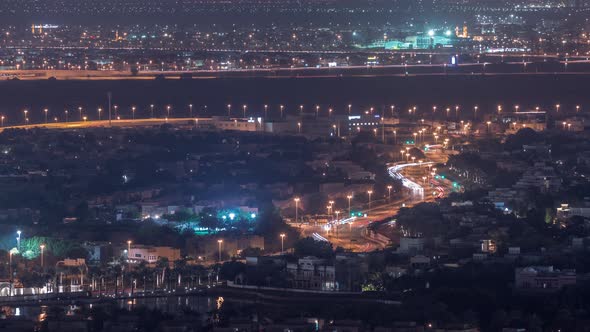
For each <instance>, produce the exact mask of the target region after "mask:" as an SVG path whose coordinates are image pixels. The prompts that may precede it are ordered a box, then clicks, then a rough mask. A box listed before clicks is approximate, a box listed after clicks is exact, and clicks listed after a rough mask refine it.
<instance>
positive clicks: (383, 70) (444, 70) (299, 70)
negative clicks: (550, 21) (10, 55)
mask: <svg viewBox="0 0 590 332" xmlns="http://www.w3.org/2000/svg"><path fill="white" fill-rule="evenodd" d="M494 56H499V55H494ZM555 63H558V64H560V69H559V70H553V71H546V70H542V71H527V66H530V65H532V64H534V62H530V61H522V62H516V61H515V62H502V63H489V62H481V63H477V62H473V63H460V64H458V65H454V66H452V65H447V64H396V65H382V64H378V65H370V66H369V65H361V66H359V65H355V66H337V67H277V68H249V69H230V70H219V69H202V70H197V71H171V70H166V71H140V72H139V73H138V74H137V75H132V74H131V72H130V71H115V70H112V71H105V70H3V71H0V77H4V78H5V79H11V78H15V77H17V78H19V79H21V80H45V79H48V78H50V77H53V78H56V79H60V80H151V79H155V78H157V77H165V78H167V79H183V78H186V77H187V75H189V76H190V77H192V78H193V79H214V78H220V77H224V78H227V77H243V78H249V77H264V78H289V77H293V76H296V77H302V78H325V77H340V76H352V77H381V76H408V75H409V76H429V75H474V74H485V75H491V76H494V75H549V74H560V75H563V74H567V75H588V74H590V70H586V69H583V70H582V69H579V70H572V71H568V65H569V66H570V67H571V65H574V64H588V63H590V59H589V58H587V57H585V58H583V59H576V60H568V61H563V60H562V61H556V62H555ZM492 65H502V66H504V67H506V66H508V67H507V68H512V69H515V71H512V72H509V71H501V70H500V71H494V70H490V69H489V67H490V66H492Z"/></svg>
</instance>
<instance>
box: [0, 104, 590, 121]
mask: <svg viewBox="0 0 590 332" xmlns="http://www.w3.org/2000/svg"><path fill="white" fill-rule="evenodd" d="M155 106H156V105H154V104H150V105H149V109H150V115H151V117H152V118H153V117H154V111H155ZM187 106H188V109H189V116H190V117H192V116H193V108H194V105H193V104H188V105H187ZM226 107H227V114H228V116H231V111H232V104H227V105H226ZM554 107H555V111H556V112H557V113H559V111H560V109H561V104H555V105H554ZM118 108H119V106H118V105H114V106H113V109H114V112H115V117H116V118H117V119H120V116H119V115H118ZM203 108H204V109H207V105H204V106H203ZM581 108H582V107H581V106H580V105H575V110H576V113H577V112H580V111H581ZM165 109H166V115H167V117H168V118H170V112H171V110H172V106H171V105H166V106H165ZM247 109H248V105H246V104H244V105H242V115H243V117H244V118H245V117H246V116H247ZM268 109H269V105H268V104H265V105H264V115H265V117H267V116H268ZM285 109H286V107H285V105H282V104H281V105H279V112H280V116H281V118H283V116H284V112H285ZM390 109H391V116H392V117H393V116H394V111H395V105H391V106H390ZM437 109H438V106H436V105H434V106H432V114H433V116H434V114H436V111H437ZM460 109H461V106H459V105H456V106H454V110H455V116H456V117H459V110H460ZM496 109H497V111H498V113H501V112H502V111H503V106H502V105H498V106H497V107H496ZM130 110H131V114H132V118H133V119H135V113H136V111H137V107H136V106H131V107H130ZM445 110H446V115H447V117H449V116H450V112H451V107H447V108H446V109H445ZM478 110H479V106H477V105H476V106H473V113H474V118H477V112H478ZM519 110H520V105H514V111H515V112H519ZM535 110H536V111H539V110H540V107H539V106H536V107H535ZM303 111H304V105H299V112H300V114H302V113H303ZM347 111H348V114H349V115H350V114H351V112H352V104H348V105H347ZM374 111H375V108H374V107H370V108H368V110H367V111H366V112H365V113H367V114H373V112H374ZM417 111H418V107H417V106H413V107H411V108H409V109H408V114H409V115H410V116H414V115H415V114H416V113H417ZM78 112H79V119H80V121H86V120H87V119H88V117H87V116H84V115H83V108H82V107H78ZM102 112H103V108H102V107H98V108H97V113H98V119H99V120H101V119H102ZM319 112H320V106H319V105H315V114H316V118H317V117H319ZM333 112H334V108H332V107H329V108H328V111H327V115H328V117H332V113H333ZM28 114H29V110H28V109H25V110H23V115H24V122H25V123H29V116H28ZM43 114H44V118H45V123H48V122H49V109H48V108H44V109H43ZM64 115H65V122H68V121H69V116H68V115H69V112H68V110H65V112H64ZM5 120H6V117H5V116H4V115H2V116H0V126H2V127H3V126H4V121H5ZM54 121H55V122H58V118H57V117H54ZM299 126H300V125H299Z"/></svg>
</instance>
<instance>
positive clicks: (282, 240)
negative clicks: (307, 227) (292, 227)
mask: <svg viewBox="0 0 590 332" xmlns="http://www.w3.org/2000/svg"><path fill="white" fill-rule="evenodd" d="M285 236H286V235H285V233H282V234H281V254H283V253H285Z"/></svg>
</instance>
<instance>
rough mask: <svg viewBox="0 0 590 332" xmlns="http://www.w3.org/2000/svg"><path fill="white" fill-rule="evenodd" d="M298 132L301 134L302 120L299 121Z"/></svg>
mask: <svg viewBox="0 0 590 332" xmlns="http://www.w3.org/2000/svg"><path fill="white" fill-rule="evenodd" d="M297 132H298V133H299V134H301V122H297Z"/></svg>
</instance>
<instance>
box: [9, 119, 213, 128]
mask: <svg viewBox="0 0 590 332" xmlns="http://www.w3.org/2000/svg"><path fill="white" fill-rule="evenodd" d="M206 121H211V118H169V119H159V118H152V119H125V120H112V121H109V120H92V121H71V122H48V123H35V124H28V125H17V126H6V127H1V128H0V131H2V130H5V129H33V128H47V129H78V128H99V127H142V126H144V127H145V126H160V125H163V124H173V125H186V126H189V125H194V124H197V123H201V122H206Z"/></svg>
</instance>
